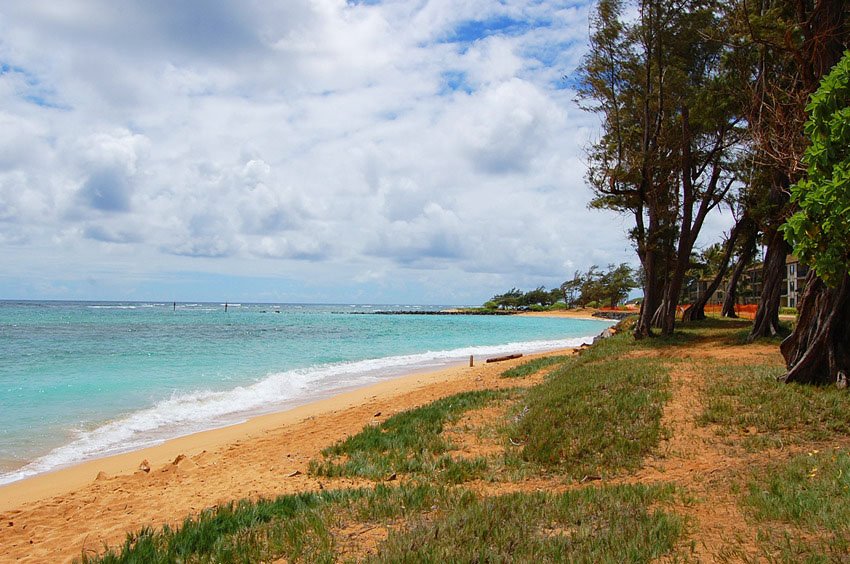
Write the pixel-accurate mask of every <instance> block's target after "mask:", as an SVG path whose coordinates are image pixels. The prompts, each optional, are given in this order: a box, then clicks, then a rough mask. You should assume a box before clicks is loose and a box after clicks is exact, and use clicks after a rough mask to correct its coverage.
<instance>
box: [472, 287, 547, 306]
mask: <svg viewBox="0 0 850 564" xmlns="http://www.w3.org/2000/svg"><path fill="white" fill-rule="evenodd" d="M560 296H561V293H560V290H547V289H546V288H544V287H543V286H539V287H537V288H535V289H534V290H529V291H528V292H523V291H522V290H518V289H517V288H512V289H511V290H510V291H508V292H505V293H504V294H497V295H495V296H493V297H492V298H491V299H490V300H489V301H487V303H486V304H485V306H484V307H487V308H494V309H495V308H501V309H530V308H532V307H534V306H538V307H546V306H549V305H552V304H553V303H555V302H556V301H557V300H558V299H559V298H560ZM487 304H491V305H487Z"/></svg>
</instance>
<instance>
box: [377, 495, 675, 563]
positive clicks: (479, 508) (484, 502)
mask: <svg viewBox="0 0 850 564" xmlns="http://www.w3.org/2000/svg"><path fill="white" fill-rule="evenodd" d="M672 494H673V490H672V488H670V487H664V486H661V487H658V486H655V487H648V486H642V485H633V486H615V487H605V488H586V489H582V490H576V491H570V492H567V493H564V494H560V495H552V494H546V493H542V492H539V493H516V494H510V495H503V496H498V497H493V498H483V499H481V498H477V499H474V500H473V501H472V502H471V503H467V504H465V505H463V506H456V507H454V508H452V510H450V511H447V512H445V513H443V514H440V515H438V516H437V517H436V518H431V519H427V520H422V521H420V522H419V523H416V524H414V526H412V527H411V528H409V529H408V530H405V531H401V532H399V533H396V534H391V535H390V537H389V538H388V540H387V542H386V543H385V544H384V546H382V547H381V550H380V552H379V554H378V556H377V557H375V558H372V559H369V560H367V562H513V561H516V562H531V561H537V562H593V563H596V562H648V561H650V560H653V559H655V558H658V557H660V556H662V555H664V554H667V553H669V552H670V551H671V550H672V548H673V546H674V544H675V542H676V540H677V539H678V538H679V537H680V535H681V534H682V530H683V523H682V520H681V519H680V518H679V517H678V516H676V515H673V514H669V513H666V512H664V511H663V510H661V509H659V508H657V507H656V508H655V509H650V506H652V505H656V504H658V503H660V502H662V501H669V498H670V497H671V496H672Z"/></svg>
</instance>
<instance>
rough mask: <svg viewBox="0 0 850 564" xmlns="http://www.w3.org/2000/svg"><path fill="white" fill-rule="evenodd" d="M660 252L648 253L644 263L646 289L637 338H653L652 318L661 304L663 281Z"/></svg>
mask: <svg viewBox="0 0 850 564" xmlns="http://www.w3.org/2000/svg"><path fill="white" fill-rule="evenodd" d="M658 259H659V256H658V251H655V250H652V251H648V252H647V253H646V259H645V260H644V263H643V272H644V288H643V301H642V302H641V304H640V316H639V317H638V321H637V323H636V324H635V331H634V334H635V338H636V339H642V338H643V337H651V336H652V317H653V315H654V314H655V311H656V310H657V309H658V305H659V303H661V295H662V291H663V281H662V280H661V277H660V276H659V274H658V271H659V270H660V269H659V268H658Z"/></svg>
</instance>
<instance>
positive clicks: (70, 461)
mask: <svg viewBox="0 0 850 564" xmlns="http://www.w3.org/2000/svg"><path fill="white" fill-rule="evenodd" d="M590 313H592V310H590V311H587V310H571V311H556V312H519V313H516V314H515V315H517V316H519V317H550V318H565V319H580V320H588V321H595V322H600V321H606V320H603V319H599V318H594V317H591V316H590ZM592 338H593V337H592V336H591V335H586V336H584V337H576V338H566V339H556V340H552V341H528V342H516V343H506V344H505V345H494V346H480V347H469V350H466V351H463V350H461V349H458V350H457V351H443V352H463V354H462V355H460V354H459V355H450V356H445V355H443V354H441V351H437V352H436V353H434V356H433V358H430V357H427V355H428V354H431V353H425V354H423V355H420V354H412V355H401V356H398V357H392V356H391V357H387V358H384V359H376V360H378V361H393V362H392V363H390V364H386V365H385V366H384V368H381V369H376V368H375V367H370V366H365V367H362V368H360V369H359V370H363V372H362V374H361V380H364V381H360V382H355V381H352V382H350V383H348V384H339V383H338V384H333V383H330V384H331V385H324V386H320V387H318V388H316V389H314V390H311V391H307V393H302V394H300V397H299V396H295V397H292V398H289V399H286V400H285V401H282V399H280V398H279V399H277V400H275V399H274V398H269V399H268V400H267V403H266V404H265V405H258V406H254V407H253V408H249V407H246V408H245V409H244V410H239V411H233V412H229V413H225V414H224V415H222V416H221V417H218V418H216V417H213V418H210V419H208V420H206V421H200V420H195V419H191V420H190V421H187V424H188V426H187V425H183V428H182V429H181V428H180V426H171V427H170V428H164V427H163V428H162V429H159V428H157V429H155V431H156V432H158V433H160V436H159V437H157V436H156V435H155V434H152V435H151V436H149V437H146V436H143V435H139V436H133V437H129V438H128V440H129V442H125V443H124V444H118V443H109V442H107V443H105V444H101V445H100V448H99V449H97V450H95V449H94V448H93V447H94V446H97V444H98V443H99V442H101V441H102V440H103V438H102V437H104V436H106V437H108V435H101V436H100V437H101V438H98V434H99V433H100V432H101V430H104V429H107V430H109V432H110V433H111V432H114V431H115V429H110V427H112V426H113V425H116V424H118V425H121V424H126V422H130V421H132V420H133V419H135V418H138V417H139V416H141V415H142V414H147V415H149V416H152V417H155V418H156V417H157V416H158V414H157V413H149V414H148V413H147V412H149V411H151V410H153V409H156V406H152V407H151V408H146V409H142V410H139V411H135V412H133V413H130V414H128V415H126V416H122V417H121V418H118V419H116V420H114V421H107V422H104V423H102V424H100V425H99V426H98V427H97V428H95V429H93V431H92V434H93V436H94V437H95V438H94V439H90V438H89V437H86V438H85V439H83V440H81V441H71V442H69V443H66V444H63V445H60V446H58V447H56V448H55V449H53V450H51V451H49V452H46V453H44V454H42V455H39V456H37V457H35V458H33V459H31V460H29V461H27V462H26V463H24V464H22V465H21V466H18V467H14V468H12V469H9V470H6V471H4V473H3V479H2V480H0V494H2V490H3V488H5V487H6V486H9V485H12V484H16V483H19V482H21V481H24V480H29V479H33V478H38V477H40V476H44V475H48V474H53V473H54V472H56V471H58V470H63V469H67V468H73V467H75V466H78V465H81V464H87V463H89V462H92V461H96V460H102V459H109V458H112V457H113V456H121V455H123V454H131V453H134V452H140V451H146V450H147V449H150V448H155V447H157V446H160V445H162V444H164V443H166V442H169V441H173V440H177V439H181V438H185V437H189V436H192V435H196V434H203V433H207V432H210V431H215V430H219V429H226V428H229V427H233V426H236V425H239V424H241V423H245V422H248V421H250V420H253V419H255V418H258V417H264V416H267V415H274V414H278V413H282V412H288V411H291V410H292V409H295V408H298V407H301V406H305V405H310V404H314V403H317V402H321V401H322V400H325V399H329V398H333V397H336V396H338V395H344V394H346V393H348V392H351V391H354V390H357V389H359V388H362V387H364V386H371V385H372V384H374V383H381V382H392V381H394V380H397V379H399V378H402V377H405V376H408V375H411V374H418V373H428V372H435V371H441V370H443V369H446V368H451V367H453V366H460V365H463V364H465V363H466V362H467V361H466V359H467V358H468V356H467V355H472V354H473V352H474V353H475V357H476V358H486V357H487V356H504V355H506V354H511V353H513V352H524V353H525V354H529V353H533V354H536V353H542V352H545V351H549V350H553V349H562V348H572V347H577V346H580V344H581V340H584V341H585V342H590V340H591V339H592ZM503 347H504V350H499V349H501V348H503ZM474 349H479V350H474ZM490 349H493V350H490ZM420 356H423V358H418V357H420ZM425 357H427V358H425ZM362 362H363V364H364V365H367V364H369V363H372V362H375V361H372V360H367V361H362ZM349 364H352V363H343V364H341V365H339V366H342V367H345V366H347V365H349ZM358 364H360V361H358V362H354V363H353V364H352V366H354V365H358ZM335 367H336V365H333V364H331V365H327V366H325V367H324V369H323V370H325V371H327V370H332V371H333V370H337V369H338V367H336V368H335ZM319 368H321V367H319ZM346 370H347V369H346ZM373 372H374V374H372V373H373ZM346 373H347V372H346ZM258 383H259V382H258ZM155 420H156V419H155ZM140 423H142V421H141V420H139V421H136V422H133V423H132V424H133V425H138V424H140ZM142 424H143V423H142ZM117 428H120V427H117ZM107 440H109V439H108V438H107ZM9 480H11V481H9ZM0 509H2V495H0Z"/></svg>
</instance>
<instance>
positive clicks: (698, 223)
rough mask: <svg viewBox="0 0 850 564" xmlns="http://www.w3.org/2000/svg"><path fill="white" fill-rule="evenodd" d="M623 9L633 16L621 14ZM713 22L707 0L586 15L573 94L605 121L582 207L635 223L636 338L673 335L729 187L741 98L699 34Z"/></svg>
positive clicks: (601, 8)
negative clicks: (711, 217)
mask: <svg viewBox="0 0 850 564" xmlns="http://www.w3.org/2000/svg"><path fill="white" fill-rule="evenodd" d="M627 8H629V9H631V8H634V9H635V11H636V13H637V17H631V16H630V17H623V12H624V11H627V10H626V9H627ZM628 11H629V12H631V10H628ZM717 25H719V20H718V15H717V11H716V9H715V5H714V4H713V3H712V2H709V1H705V0H680V1H675V2H670V1H669V0H666V1H665V0H636V1H635V2H633V3H626V2H623V1H620V0H601V1H600V3H599V5H598V8H597V11H596V13H595V15H594V17H593V19H592V27H593V33H592V34H591V41H590V51H589V53H588V55H587V56H586V58H585V59H584V61H583V63H582V66H581V68H580V71H579V73H580V75H581V80H580V86H579V89H578V92H579V99H580V101H581V102H582V103H583V104H585V105H584V107H585V108H587V109H590V110H592V111H595V112H597V113H598V114H599V115H600V116H601V119H602V134H601V137H600V139H599V140H598V141H597V142H596V143H594V144H593V145H592V146H591V147H590V149H589V150H588V157H589V159H588V160H589V164H590V166H589V172H588V181H589V183H590V185H591V187H592V188H593V190H594V192H595V198H594V200H593V201H592V202H591V205H592V206H594V207H598V208H605V209H611V210H615V211H618V212H620V213H624V214H629V215H631V216H632V217H633V218H634V227H633V228H632V229H631V230H630V232H629V236H630V238H631V239H632V241H633V242H634V245H635V248H636V250H637V254H638V257H639V259H640V261H641V265H642V268H643V285H644V288H643V290H644V299H643V301H642V303H641V312H640V317H639V320H638V322H637V324H636V326H635V335H636V336H638V337H642V336H647V335H651V333H652V327H660V328H661V330H662V333H664V334H670V333H672V332H673V330H674V326H675V316H676V308H677V305H678V300H679V296H680V293H681V290H682V284H683V281H684V278H685V274H686V272H687V270H688V266H689V259H690V255H691V252H692V250H693V248H694V244H695V243H696V240H697V237H698V236H699V233H700V231H701V229H702V226H703V224H704V222H705V219H706V217H707V215H708V214H709V213H710V212H711V211H712V210H714V209H715V208H717V206H718V205H719V204H720V203H721V202H722V201H723V200H724V198H725V197H726V196H727V194H729V192H730V190H731V189H732V188H733V184H734V176H733V175H731V174H730V173H729V170H730V168H731V167H730V163H731V162H733V161H734V160H735V152H736V151H737V149H738V148H739V146H740V135H741V128H740V127H739V126H738V123H739V118H740V111H739V108H738V107H737V100H738V98H739V97H738V96H736V95H735V94H736V92H735V90H734V89H735V86H734V85H733V84H732V83H731V82H730V81H729V79H728V78H729V77H728V75H727V74H726V72H725V69H724V66H723V61H724V56H725V54H726V52H727V46H726V45H725V44H724V42H722V41H720V40H717V39H712V38H710V37H709V36H708V34H706V33H705V30H709V29H712V28H714V27H716V26H717Z"/></svg>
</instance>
